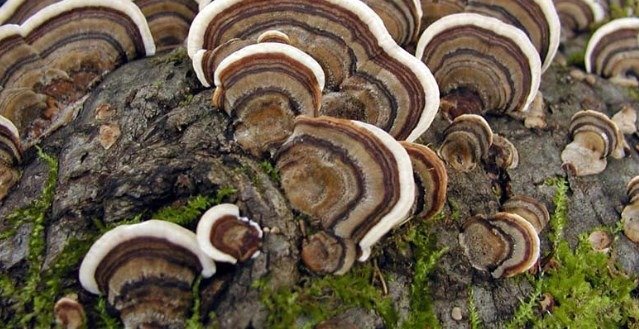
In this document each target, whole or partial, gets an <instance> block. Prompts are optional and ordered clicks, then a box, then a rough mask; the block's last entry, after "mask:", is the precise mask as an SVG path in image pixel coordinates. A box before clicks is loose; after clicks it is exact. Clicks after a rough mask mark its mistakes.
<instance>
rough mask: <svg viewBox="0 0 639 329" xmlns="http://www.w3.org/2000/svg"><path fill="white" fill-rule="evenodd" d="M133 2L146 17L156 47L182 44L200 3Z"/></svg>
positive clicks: (188, 0)
mask: <svg viewBox="0 0 639 329" xmlns="http://www.w3.org/2000/svg"><path fill="white" fill-rule="evenodd" d="M133 2H134V3H135V4H136V5H137V6H138V7H139V8H140V10H141V11H142V13H143V14H144V17H146V20H147V22H148V24H149V29H150V30H151V34H152V35H153V40H154V41H155V44H156V45H157V47H158V49H167V48H172V47H178V46H180V45H182V43H183V42H184V41H185V40H186V36H187V35H188V34H189V27H190V26H191V22H192V21H193V18H194V17H195V15H196V14H197V13H198V11H199V5H200V4H199V3H198V2H199V1H196V0H134V1H133Z"/></svg>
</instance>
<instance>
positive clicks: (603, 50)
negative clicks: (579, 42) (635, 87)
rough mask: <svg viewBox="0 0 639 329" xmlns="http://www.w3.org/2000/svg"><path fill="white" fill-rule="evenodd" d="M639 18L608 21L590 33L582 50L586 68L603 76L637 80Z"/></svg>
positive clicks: (638, 71) (638, 67) (638, 66)
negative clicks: (584, 48)
mask: <svg viewBox="0 0 639 329" xmlns="http://www.w3.org/2000/svg"><path fill="white" fill-rule="evenodd" d="M637 35H639V18H636V17H628V18H620V19H615V20H613V21H610V22H609V23H607V24H605V25H603V26H602V27H600V28H599V29H597V31H595V33H594V34H593V35H592V37H591V38H590V40H589V41H588V46H587V47H586V54H585V58H584V59H585V64H586V70H587V71H588V72H589V73H595V74H597V75H600V76H602V77H604V78H621V79H629V80H634V81H635V82H636V81H637V79H636V77H637V75H638V74H639V40H638V39H637Z"/></svg>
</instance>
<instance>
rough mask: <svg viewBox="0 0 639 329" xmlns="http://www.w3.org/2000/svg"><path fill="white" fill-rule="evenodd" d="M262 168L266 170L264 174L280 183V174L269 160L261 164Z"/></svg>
mask: <svg viewBox="0 0 639 329" xmlns="http://www.w3.org/2000/svg"><path fill="white" fill-rule="evenodd" d="M260 168H262V170H264V173H265V174H267V175H268V177H270V178H271V180H273V181H274V182H279V181H280V173H279V171H278V170H277V168H275V167H273V164H272V163H270V162H269V161H268V160H264V161H262V162H260Z"/></svg>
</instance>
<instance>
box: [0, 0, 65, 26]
mask: <svg viewBox="0 0 639 329" xmlns="http://www.w3.org/2000/svg"><path fill="white" fill-rule="evenodd" d="M59 1H60V0H7V1H6V2H5V3H4V4H2V5H1V6H0V24H1V25H5V24H22V23H24V21H26V20H27V19H29V17H31V16H33V15H34V14H36V13H37V12H38V11H40V10H41V9H42V8H44V7H46V6H48V5H50V4H53V3H56V2H59Z"/></svg>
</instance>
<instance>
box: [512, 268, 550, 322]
mask: <svg viewBox="0 0 639 329" xmlns="http://www.w3.org/2000/svg"><path fill="white" fill-rule="evenodd" d="M530 280H531V281H534V278H530ZM542 285H543V280H537V281H536V285H535V290H534V291H533V293H532V294H531V295H530V297H529V298H528V300H527V301H523V300H522V301H521V304H520V305H519V308H517V311H516V312H515V315H514V316H513V318H512V320H510V322H509V323H508V324H507V325H506V328H507V329H518V328H523V327H525V325H526V323H527V322H529V321H530V320H531V319H534V318H535V309H536V308H537V305H538V302H539V300H538V299H539V296H541V290H542Z"/></svg>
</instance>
